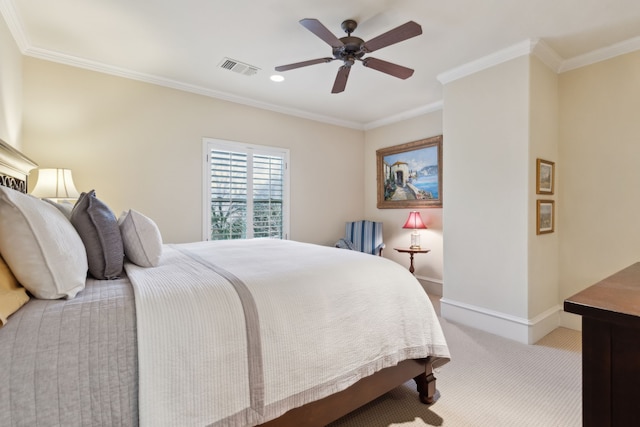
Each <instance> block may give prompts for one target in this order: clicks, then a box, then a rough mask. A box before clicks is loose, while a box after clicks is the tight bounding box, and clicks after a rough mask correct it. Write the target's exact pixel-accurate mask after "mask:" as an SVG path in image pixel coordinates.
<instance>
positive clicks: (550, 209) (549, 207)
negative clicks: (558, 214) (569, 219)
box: [536, 200, 555, 234]
mask: <svg viewBox="0 0 640 427" xmlns="http://www.w3.org/2000/svg"><path fill="white" fill-rule="evenodd" d="M554 210H555V203H554V201H553V200H538V203H537V209H536V234H547V233H553V229H554V222H555V219H554V217H555V212H554Z"/></svg>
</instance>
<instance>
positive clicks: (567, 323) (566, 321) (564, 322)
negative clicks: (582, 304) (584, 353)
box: [560, 311, 582, 331]
mask: <svg viewBox="0 0 640 427" xmlns="http://www.w3.org/2000/svg"><path fill="white" fill-rule="evenodd" d="M560 326H562V327H565V328H569V329H574V330H576V331H581V330H582V316H580V315H579V314H573V313H567V312H566V311H563V312H561V313H560Z"/></svg>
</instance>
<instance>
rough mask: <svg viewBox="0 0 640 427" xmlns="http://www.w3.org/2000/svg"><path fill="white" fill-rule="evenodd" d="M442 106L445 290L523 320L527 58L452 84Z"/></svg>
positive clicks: (456, 297)
mask: <svg viewBox="0 0 640 427" xmlns="http://www.w3.org/2000/svg"><path fill="white" fill-rule="evenodd" d="M444 104H445V112H444V137H445V140H446V147H445V149H444V150H443V154H444V178H443V184H444V194H445V202H444V212H443V216H444V231H443V233H444V236H445V240H444V286H443V295H444V297H445V299H447V300H450V301H455V302H456V303H459V304H467V305H470V306H474V307H482V308H483V309H485V310H490V311H495V312H499V313H504V314H506V315H510V316H516V317H519V318H525V319H526V318H527V315H528V313H527V308H528V305H527V263H528V259H527V257H528V255H527V238H528V230H529V228H530V224H529V222H528V218H529V214H528V209H529V195H528V194H527V188H528V187H529V172H528V167H529V142H528V140H529V135H528V128H529V116H528V115H529V108H528V104H529V58H528V57H520V58H516V59H514V60H511V61H509V62H506V63H503V64H500V65H497V66H495V67H492V68H490V69H486V70H483V71H479V72H477V73H475V74H472V75H470V76H467V77H464V78H461V79H458V80H455V81H453V82H451V83H448V84H447V85H445V88H444ZM443 314H444V307H443Z"/></svg>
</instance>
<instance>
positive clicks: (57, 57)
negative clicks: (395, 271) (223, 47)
mask: <svg viewBox="0 0 640 427" xmlns="http://www.w3.org/2000/svg"><path fill="white" fill-rule="evenodd" d="M23 54H24V55H27V56H31V57H34V58H38V59H43V60H46V61H51V62H57V63H60V64H64V65H69V66H72V67H76V68H84V69H87V70H91V71H96V72H99V73H103V74H109V75H113V76H118V77H124V78H127V79H131V80H137V81H141V82H145V83H151V84H154V85H158V86H164V87H168V88H171V89H177V90H181V91H184V92H190V93H195V94H198V95H203V96H207V97H210V98H216V99H221V100H223V101H229V102H234V103H236V104H242V105H246V106H249V107H255V108H260V109H262V110H269V111H274V112H277V113H282V114H287V115H290V116H295V117H300V118H304V119H309V120H314V121H317V122H323V123H327V124H332V125H336V126H341V127H346V128H351V129H357V130H363V124H362V123H358V122H352V121H347V120H340V119H337V118H334V117H329V116H323V115H320V114H313V113H309V112H306V111H302V110H296V109H292V108H285V107H281V106H278V105H275V104H269V103H266V102H261V101H257V100H255V99H250V98H244V97H241V96H236V95H232V94H229V93H226V92H220V91H217V90H212V89H208V88H205V87H202V86H196V85H191V84H186V83H183V82H179V81H177V80H172V79H167V78H163V77H158V76H154V75H151V74H145V73H139V72H136V71H132V70H128V69H124V68H119V67H114V66H111V65H106V64H103V63H100V62H96V61H91V60H87V59H84V58H79V57H76V56H72V55H68V54H64V53H60V52H54V51H50V50H46V49H40V48H33V47H29V48H27V49H26V50H24V51H23Z"/></svg>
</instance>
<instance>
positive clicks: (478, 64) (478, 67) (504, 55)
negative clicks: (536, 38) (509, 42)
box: [437, 40, 533, 85]
mask: <svg viewBox="0 0 640 427" xmlns="http://www.w3.org/2000/svg"><path fill="white" fill-rule="evenodd" d="M532 51H533V45H532V40H525V41H523V42H520V43H518V44H515V45H513V46H510V47H508V48H505V49H502V50H499V51H497V52H494V53H492V54H490V55H487V56H484V57H482V58H479V59H476V60H475V61H471V62H468V63H466V64H463V65H461V66H459V67H456V68H453V69H452V70H449V71H446V72H444V73H441V74H438V76H437V78H438V81H439V82H440V83H442V84H443V85H444V84H447V83H451V82H452V81H455V80H458V79H461V78H462V77H466V76H469V75H471V74H475V73H477V72H478V71H482V70H485V69H487V68H491V67H494V66H496V65H498V64H502V63H503V62H507V61H510V60H512V59H515V58H518V57H520V56H523V55H529V54H530V53H531V52H532Z"/></svg>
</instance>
